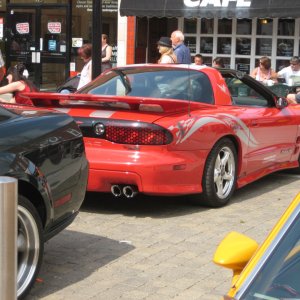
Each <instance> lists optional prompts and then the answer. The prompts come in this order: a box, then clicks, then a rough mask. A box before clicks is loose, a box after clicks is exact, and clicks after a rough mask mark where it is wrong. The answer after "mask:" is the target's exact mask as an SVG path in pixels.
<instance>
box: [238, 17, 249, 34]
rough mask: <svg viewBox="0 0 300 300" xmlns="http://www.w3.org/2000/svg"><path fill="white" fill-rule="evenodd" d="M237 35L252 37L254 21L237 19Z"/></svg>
mask: <svg viewBox="0 0 300 300" xmlns="http://www.w3.org/2000/svg"><path fill="white" fill-rule="evenodd" d="M236 33H237V34H243V35H250V34H252V20H251V19H237V27H236Z"/></svg>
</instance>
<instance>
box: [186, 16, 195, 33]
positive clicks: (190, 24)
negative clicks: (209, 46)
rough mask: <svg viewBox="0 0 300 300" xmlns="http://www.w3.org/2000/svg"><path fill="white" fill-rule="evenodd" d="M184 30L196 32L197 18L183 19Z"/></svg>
mask: <svg viewBox="0 0 300 300" xmlns="http://www.w3.org/2000/svg"><path fill="white" fill-rule="evenodd" d="M184 32H185V33H197V19H184Z"/></svg>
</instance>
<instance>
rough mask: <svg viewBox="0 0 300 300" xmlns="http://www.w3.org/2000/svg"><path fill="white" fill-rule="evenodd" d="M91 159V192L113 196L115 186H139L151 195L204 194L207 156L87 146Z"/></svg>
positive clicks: (199, 153)
mask: <svg viewBox="0 0 300 300" xmlns="http://www.w3.org/2000/svg"><path fill="white" fill-rule="evenodd" d="M86 152H87V157H88V159H89V166H90V169H89V179H88V187H87V190H88V191H98V192H110V190H111V186H112V185H114V184H118V185H135V186H136V187H137V189H138V191H139V192H140V193H144V194H148V195H166V196H167V195H170V196H171V195H184V194H195V193H201V192H202V185H201V182H202V173H203V167H204V161H205V153H206V152H205V153H204V152H201V151H197V153H196V152H195V153H193V152H189V151H176V152H170V151H166V150H165V149H164V151H161V150H158V149H157V148H156V147H152V148H151V147H148V148H147V149H143V150H141V151H129V150H128V149H127V150H121V149H118V150H112V149H105V148H95V147H90V146H86Z"/></svg>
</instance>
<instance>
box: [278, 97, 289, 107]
mask: <svg viewBox="0 0 300 300" xmlns="http://www.w3.org/2000/svg"><path fill="white" fill-rule="evenodd" d="M275 104H276V107H277V108H279V109H283V108H285V107H287V106H288V104H289V103H288V101H287V99H285V98H283V97H279V98H276V99H275Z"/></svg>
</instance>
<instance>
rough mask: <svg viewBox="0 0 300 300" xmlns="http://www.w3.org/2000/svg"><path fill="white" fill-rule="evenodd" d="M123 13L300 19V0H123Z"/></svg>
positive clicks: (121, 8) (140, 15)
mask: <svg viewBox="0 0 300 300" xmlns="http://www.w3.org/2000/svg"><path fill="white" fill-rule="evenodd" d="M120 14H121V16H138V17H185V18H213V17H217V18H254V17H258V18H289V17H291V18H298V17H300V0H121V4H120Z"/></svg>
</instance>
